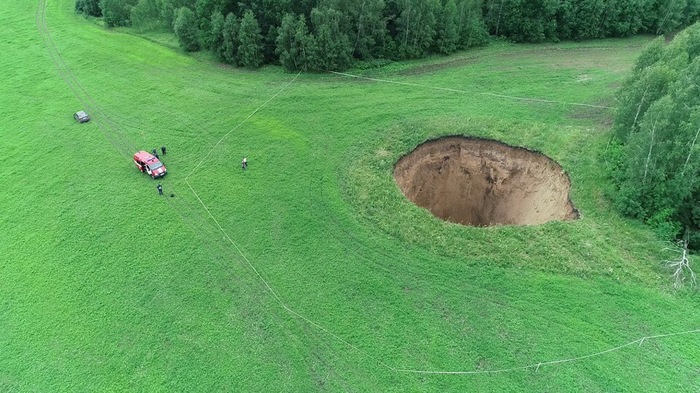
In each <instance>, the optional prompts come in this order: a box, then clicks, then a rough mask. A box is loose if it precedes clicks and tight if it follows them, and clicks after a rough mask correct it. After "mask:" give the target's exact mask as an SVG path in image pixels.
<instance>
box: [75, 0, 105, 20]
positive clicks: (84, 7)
mask: <svg viewBox="0 0 700 393" xmlns="http://www.w3.org/2000/svg"><path fill="white" fill-rule="evenodd" d="M75 12H78V13H81V14H85V15H87V16H102V8H100V0H76V2H75Z"/></svg>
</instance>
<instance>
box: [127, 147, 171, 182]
mask: <svg viewBox="0 0 700 393" xmlns="http://www.w3.org/2000/svg"><path fill="white" fill-rule="evenodd" d="M134 164H136V168H138V170H139V171H141V172H145V173H148V174H149V175H150V176H151V177H152V178H154V179H155V178H158V177H163V176H165V174H166V173H168V170H167V169H165V165H163V163H162V162H160V160H159V159H157V158H156V157H155V156H154V155H153V154H151V153H149V152H147V151H143V150H141V151H139V152H136V153H134Z"/></svg>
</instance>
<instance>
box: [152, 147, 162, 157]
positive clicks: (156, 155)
mask: <svg viewBox="0 0 700 393" xmlns="http://www.w3.org/2000/svg"><path fill="white" fill-rule="evenodd" d="M151 151H152V152H153V155H154V156H155V157H156V158H160V157H158V152H157V151H156V148H155V147H154V148H153V150H151Z"/></svg>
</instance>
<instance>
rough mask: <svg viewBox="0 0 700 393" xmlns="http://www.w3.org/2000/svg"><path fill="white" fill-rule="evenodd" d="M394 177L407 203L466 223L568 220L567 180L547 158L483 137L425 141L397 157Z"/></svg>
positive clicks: (571, 210) (575, 214) (570, 210)
mask: <svg viewBox="0 0 700 393" xmlns="http://www.w3.org/2000/svg"><path fill="white" fill-rule="evenodd" d="M394 179H396V182H397V183H398V185H399V187H400V188H401V190H402V191H403V193H404V194H405V195H406V196H407V197H408V199H410V200H411V201H412V202H413V203H415V204H417V205H419V206H422V207H424V208H426V209H428V210H430V211H431V212H432V213H433V215H435V216H437V217H440V218H442V219H444V220H448V221H452V222H456V223H459V224H464V225H472V226H490V225H535V224H542V223H545V222H548V221H554V220H573V219H577V218H578V211H577V210H576V208H575V207H574V205H573V203H571V200H570V199H569V189H570V188H571V181H570V180H569V176H568V175H567V174H566V173H565V172H564V171H563V170H562V168H561V166H559V164H557V163H556V162H554V161H553V160H552V159H550V158H549V157H547V156H545V155H543V154H541V153H537V152H534V151H530V150H527V149H524V148H521V147H512V146H508V145H506V144H503V143H500V142H497V141H491V140H483V139H473V138H465V137H446V138H442V139H438V140H434V141H428V142H426V143H423V144H422V145H420V146H418V147H417V148H416V149H415V150H414V151H413V152H411V153H409V154H407V155H406V156H404V157H402V158H401V159H400V160H399V162H397V163H396V166H395V167H394Z"/></svg>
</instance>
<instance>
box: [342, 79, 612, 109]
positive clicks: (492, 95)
mask: <svg viewBox="0 0 700 393" xmlns="http://www.w3.org/2000/svg"><path fill="white" fill-rule="evenodd" d="M328 72H330V73H331V74H336V75H342V76H347V77H349V78H357V79H364V80H368V81H373V82H382V83H393V84H396V85H404V86H413V87H422V88H426V89H433V90H442V91H450V92H454V93H462V94H480V95H484V96H491V97H498V98H507V99H511V100H518V101H532V102H543V103H547V104H561V105H571V106H585V107H588V108H599V109H613V107H611V106H604V105H593V104H582V103H578V102H566V101H554V100H545V99H541V98H528V97H517V96H509V95H505V94H496V93H483V92H476V93H474V92H471V91H466V90H460V89H452V88H449V87H438V86H430V85H422V84H419V83H410V82H399V81H392V80H389V79H378V78H369V77H366V76H361V75H353V74H348V73H345V72H336V71H328Z"/></svg>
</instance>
